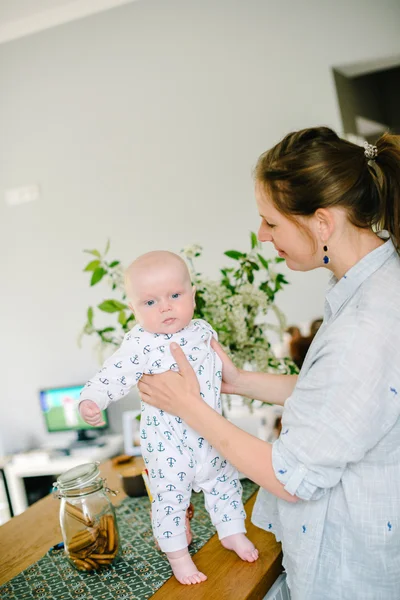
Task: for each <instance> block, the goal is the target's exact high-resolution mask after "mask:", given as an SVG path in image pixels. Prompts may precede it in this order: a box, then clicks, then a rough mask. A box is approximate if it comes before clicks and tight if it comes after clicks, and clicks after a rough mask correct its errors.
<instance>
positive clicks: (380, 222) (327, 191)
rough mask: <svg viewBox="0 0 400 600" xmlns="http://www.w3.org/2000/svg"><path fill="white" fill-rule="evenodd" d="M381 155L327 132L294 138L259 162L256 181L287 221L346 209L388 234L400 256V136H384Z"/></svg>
mask: <svg viewBox="0 0 400 600" xmlns="http://www.w3.org/2000/svg"><path fill="white" fill-rule="evenodd" d="M376 147H377V155H376V158H375V159H374V160H368V158H366V156H365V154H364V152H365V149H364V148H363V147H361V146H358V145H357V144H353V143H352V142H349V141H347V140H344V139H342V138H340V137H339V136H338V135H337V134H336V133H335V132H334V131H332V129H329V128H328V127H313V128H311V129H303V130H302V131H295V132H293V133H289V134H288V135H287V136H285V137H284V138H283V140H282V141H281V142H279V143H278V144H276V146H274V147H273V148H271V150H268V151H267V152H265V153H264V154H262V155H261V156H260V158H259V159H258V162H257V165H256V168H255V178H256V180H257V181H259V182H260V183H262V184H264V185H265V187H266V189H267V190H268V191H269V193H270V194H271V198H272V200H273V202H274V204H275V206H276V208H277V209H278V210H279V211H280V212H281V213H283V214H285V215H286V216H288V217H295V216H296V215H303V216H311V215H313V214H314V213H315V211H316V210H317V209H318V208H328V207H330V206H342V207H344V208H345V209H346V210H347V213H348V218H349V220H350V222H351V223H352V224H353V225H355V226H356V227H360V228H363V229H366V228H370V229H372V228H377V229H386V230H387V231H388V232H389V233H390V235H391V238H392V240H393V243H394V244H395V246H396V248H397V251H398V252H399V253H400V136H398V135H391V134H388V133H385V134H384V135H382V137H380V138H379V139H378V141H377V142H376Z"/></svg>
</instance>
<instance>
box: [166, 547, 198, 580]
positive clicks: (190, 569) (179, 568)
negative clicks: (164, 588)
mask: <svg viewBox="0 0 400 600" xmlns="http://www.w3.org/2000/svg"><path fill="white" fill-rule="evenodd" d="M166 555H167V558H168V561H169V564H170V565H171V569H172V571H173V573H174V575H175V577H176V579H177V580H178V581H179V582H180V583H183V584H184V585H191V584H192V583H201V582H202V581H205V580H206V579H207V577H206V575H204V573H202V572H201V571H199V570H198V568H197V567H196V565H195V564H194V562H193V561H192V557H191V556H190V554H189V550H188V549H187V547H186V548H182V550H176V551H175V552H166Z"/></svg>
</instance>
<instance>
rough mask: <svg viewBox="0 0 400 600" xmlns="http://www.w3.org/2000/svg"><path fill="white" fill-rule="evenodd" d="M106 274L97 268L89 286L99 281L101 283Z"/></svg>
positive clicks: (101, 268) (100, 268)
mask: <svg viewBox="0 0 400 600" xmlns="http://www.w3.org/2000/svg"><path fill="white" fill-rule="evenodd" d="M105 274H106V271H105V270H104V269H103V267H98V268H97V269H95V270H94V271H93V275H92V279H91V280H90V285H96V283H98V282H99V281H101V280H102V279H103V277H104V275H105Z"/></svg>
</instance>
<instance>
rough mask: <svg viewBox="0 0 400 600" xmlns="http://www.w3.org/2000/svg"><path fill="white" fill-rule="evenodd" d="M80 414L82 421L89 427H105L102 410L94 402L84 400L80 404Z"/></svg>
mask: <svg viewBox="0 0 400 600" xmlns="http://www.w3.org/2000/svg"><path fill="white" fill-rule="evenodd" d="M79 412H80V414H81V417H82V419H83V420H84V421H86V423H89V425H92V426H93V427H99V426H100V425H105V422H104V421H103V417H102V414H101V410H100V409H99V407H98V406H97V404H96V402H93V400H82V402H81V403H80V404H79Z"/></svg>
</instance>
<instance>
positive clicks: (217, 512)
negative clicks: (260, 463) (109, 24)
mask: <svg viewBox="0 0 400 600" xmlns="http://www.w3.org/2000/svg"><path fill="white" fill-rule="evenodd" d="M215 464H216V471H215V474H214V477H213V478H212V479H210V480H209V481H207V482H204V483H202V484H201V487H202V489H203V490H204V497H205V504H206V508H207V510H208V512H209V513H210V517H211V520H212V522H213V524H214V525H215V527H216V529H217V532H218V536H219V539H220V540H221V544H222V545H223V546H224V548H227V550H233V551H234V552H236V554H237V555H238V556H239V558H241V559H242V560H245V561H247V562H254V561H256V560H257V559H258V550H257V548H256V547H255V546H254V544H253V542H251V541H250V540H249V539H248V538H247V537H246V535H245V533H246V527H245V524H244V521H245V518H246V513H245V511H244V507H243V503H242V486H241V484H240V481H239V478H238V473H237V471H236V469H235V468H234V467H233V466H232V465H231V464H230V463H228V462H227V461H226V460H221V459H218V461H215ZM211 474H213V473H211Z"/></svg>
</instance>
